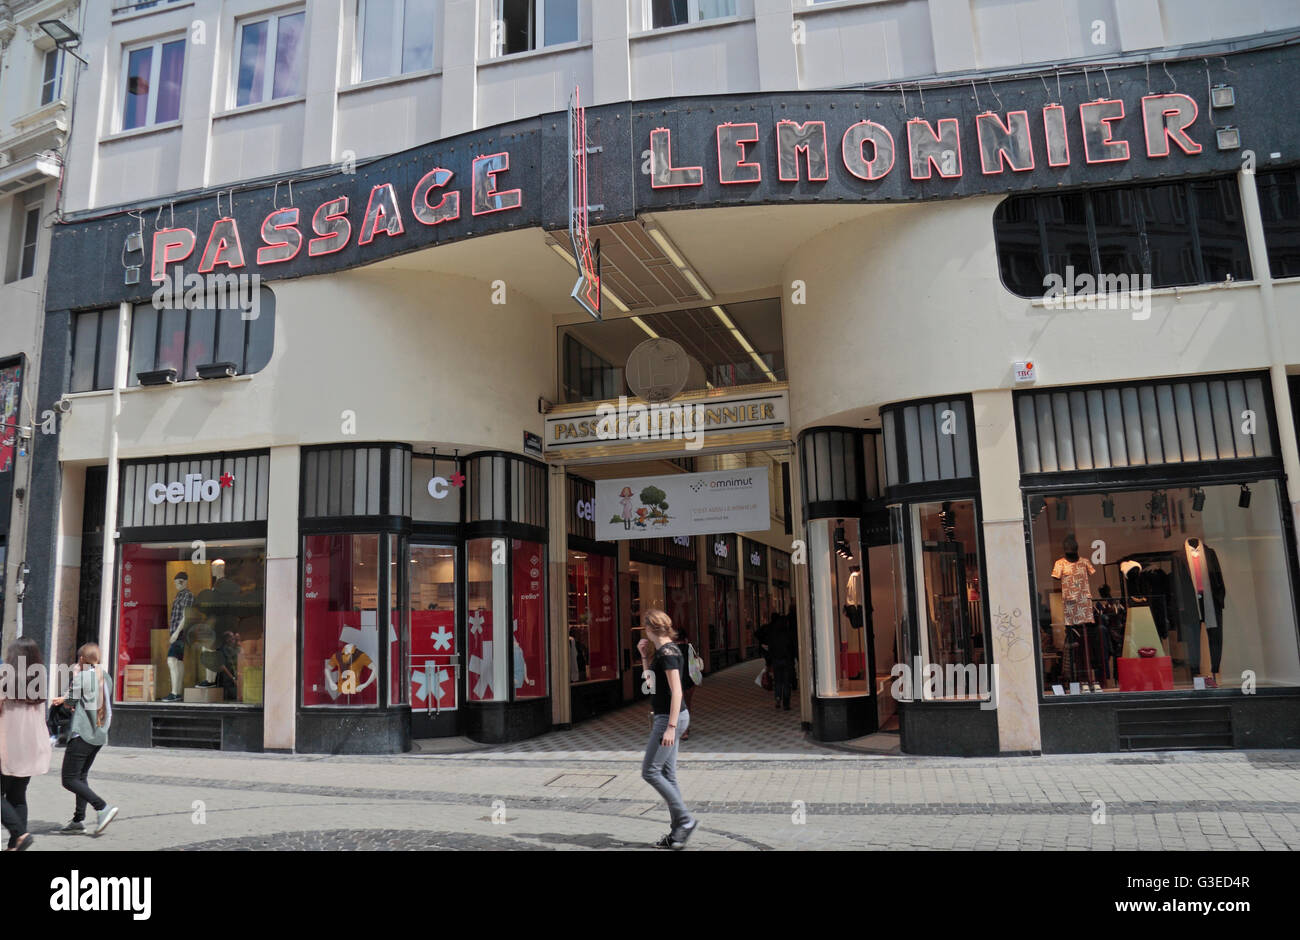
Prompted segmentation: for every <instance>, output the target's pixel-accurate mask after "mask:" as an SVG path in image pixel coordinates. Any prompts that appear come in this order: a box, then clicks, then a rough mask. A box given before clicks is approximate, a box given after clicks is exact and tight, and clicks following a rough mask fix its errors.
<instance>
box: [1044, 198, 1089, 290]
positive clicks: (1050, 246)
mask: <svg viewBox="0 0 1300 940" xmlns="http://www.w3.org/2000/svg"><path fill="white" fill-rule="evenodd" d="M1039 212H1040V213H1041V215H1042V218H1043V221H1044V222H1045V223H1046V229H1047V270H1048V272H1051V273H1055V274H1059V275H1060V276H1061V277H1062V278H1064V279H1065V289H1066V293H1074V278H1077V277H1078V276H1079V275H1081V274H1093V275H1095V274H1096V273H1097V272H1096V271H1094V270H1093V269H1092V250H1091V248H1090V247H1089V245H1088V216H1087V211H1086V209H1085V208H1084V201H1083V194H1082V193H1063V194H1061V195H1059V196H1057V195H1053V196H1043V197H1042V198H1041V199H1040V200H1039ZM1040 293H1041V291H1040Z"/></svg>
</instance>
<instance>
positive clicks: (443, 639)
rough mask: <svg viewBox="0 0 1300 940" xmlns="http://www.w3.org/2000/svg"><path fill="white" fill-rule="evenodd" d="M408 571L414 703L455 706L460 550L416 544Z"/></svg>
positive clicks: (442, 708)
mask: <svg viewBox="0 0 1300 940" xmlns="http://www.w3.org/2000/svg"><path fill="white" fill-rule="evenodd" d="M410 556H411V558H410V571H409V572H408V573H407V609H408V610H409V614H408V616H409V618H410V626H409V633H408V636H409V638H410V640H409V642H410V650H409V654H408V655H409V670H410V672H409V681H410V703H411V707H412V708H421V709H430V710H435V711H447V710H453V711H454V710H455V709H456V707H457V706H458V704H459V701H458V698H457V686H458V683H457V681H456V680H457V672H456V669H457V666H458V665H459V658H458V656H457V653H458V652H459V650H460V647H459V645H458V643H457V637H456V633H457V630H456V567H457V565H456V549H455V548H453V547H451V546H449V545H412V546H411V549H410Z"/></svg>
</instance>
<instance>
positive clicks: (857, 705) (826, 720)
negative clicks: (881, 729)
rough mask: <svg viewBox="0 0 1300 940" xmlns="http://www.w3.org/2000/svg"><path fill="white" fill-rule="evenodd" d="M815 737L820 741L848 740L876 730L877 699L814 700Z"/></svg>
mask: <svg viewBox="0 0 1300 940" xmlns="http://www.w3.org/2000/svg"><path fill="white" fill-rule="evenodd" d="M812 706H813V720H812V736H813V739H814V740H817V741H848V740H850V739H852V738H860V737H862V736H863V735H864V734H871V732H873V731H875V730H876V700H875V699H874V698H872V697H871V696H870V695H858V696H853V697H852V698H817V697H816V696H814V697H813V700H812Z"/></svg>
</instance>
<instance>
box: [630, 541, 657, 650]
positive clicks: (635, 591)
mask: <svg viewBox="0 0 1300 940" xmlns="http://www.w3.org/2000/svg"><path fill="white" fill-rule="evenodd" d="M628 591H629V592H630V595H631V602H632V604H631V610H632V647H633V648H634V649H635V648H636V644H637V642H638V641H639V640H640V639H641V638H642V636H644V634H643V633H642V630H643V629H644V626H643V624H642V622H641V620H642V618H643V617H644V616H645V613H646V611H648V610H654V609H655V608H658V609H659V610H664V603H665V601H664V569H663V566H662V565H653V564H648V563H646V562H640V561H633V562H629V563H628ZM666 612H667V611H665V613H666Z"/></svg>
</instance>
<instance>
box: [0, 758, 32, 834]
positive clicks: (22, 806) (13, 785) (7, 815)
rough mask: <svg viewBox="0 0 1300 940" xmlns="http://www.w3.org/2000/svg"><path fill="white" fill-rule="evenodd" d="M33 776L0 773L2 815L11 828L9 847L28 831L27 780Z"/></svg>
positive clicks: (0, 813)
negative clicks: (11, 775)
mask: <svg viewBox="0 0 1300 940" xmlns="http://www.w3.org/2000/svg"><path fill="white" fill-rule="evenodd" d="M31 779H32V778H31V777H6V776H3V775H0V817H2V818H3V823H4V827H5V828H6V829H8V830H9V843H8V845H9V848H11V849H12V848H13V847H14V846H15V845H17V844H18V837H19V836H20V835H22V834H23V833H25V832H26V831H27V782H28V781H29V780H31Z"/></svg>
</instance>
